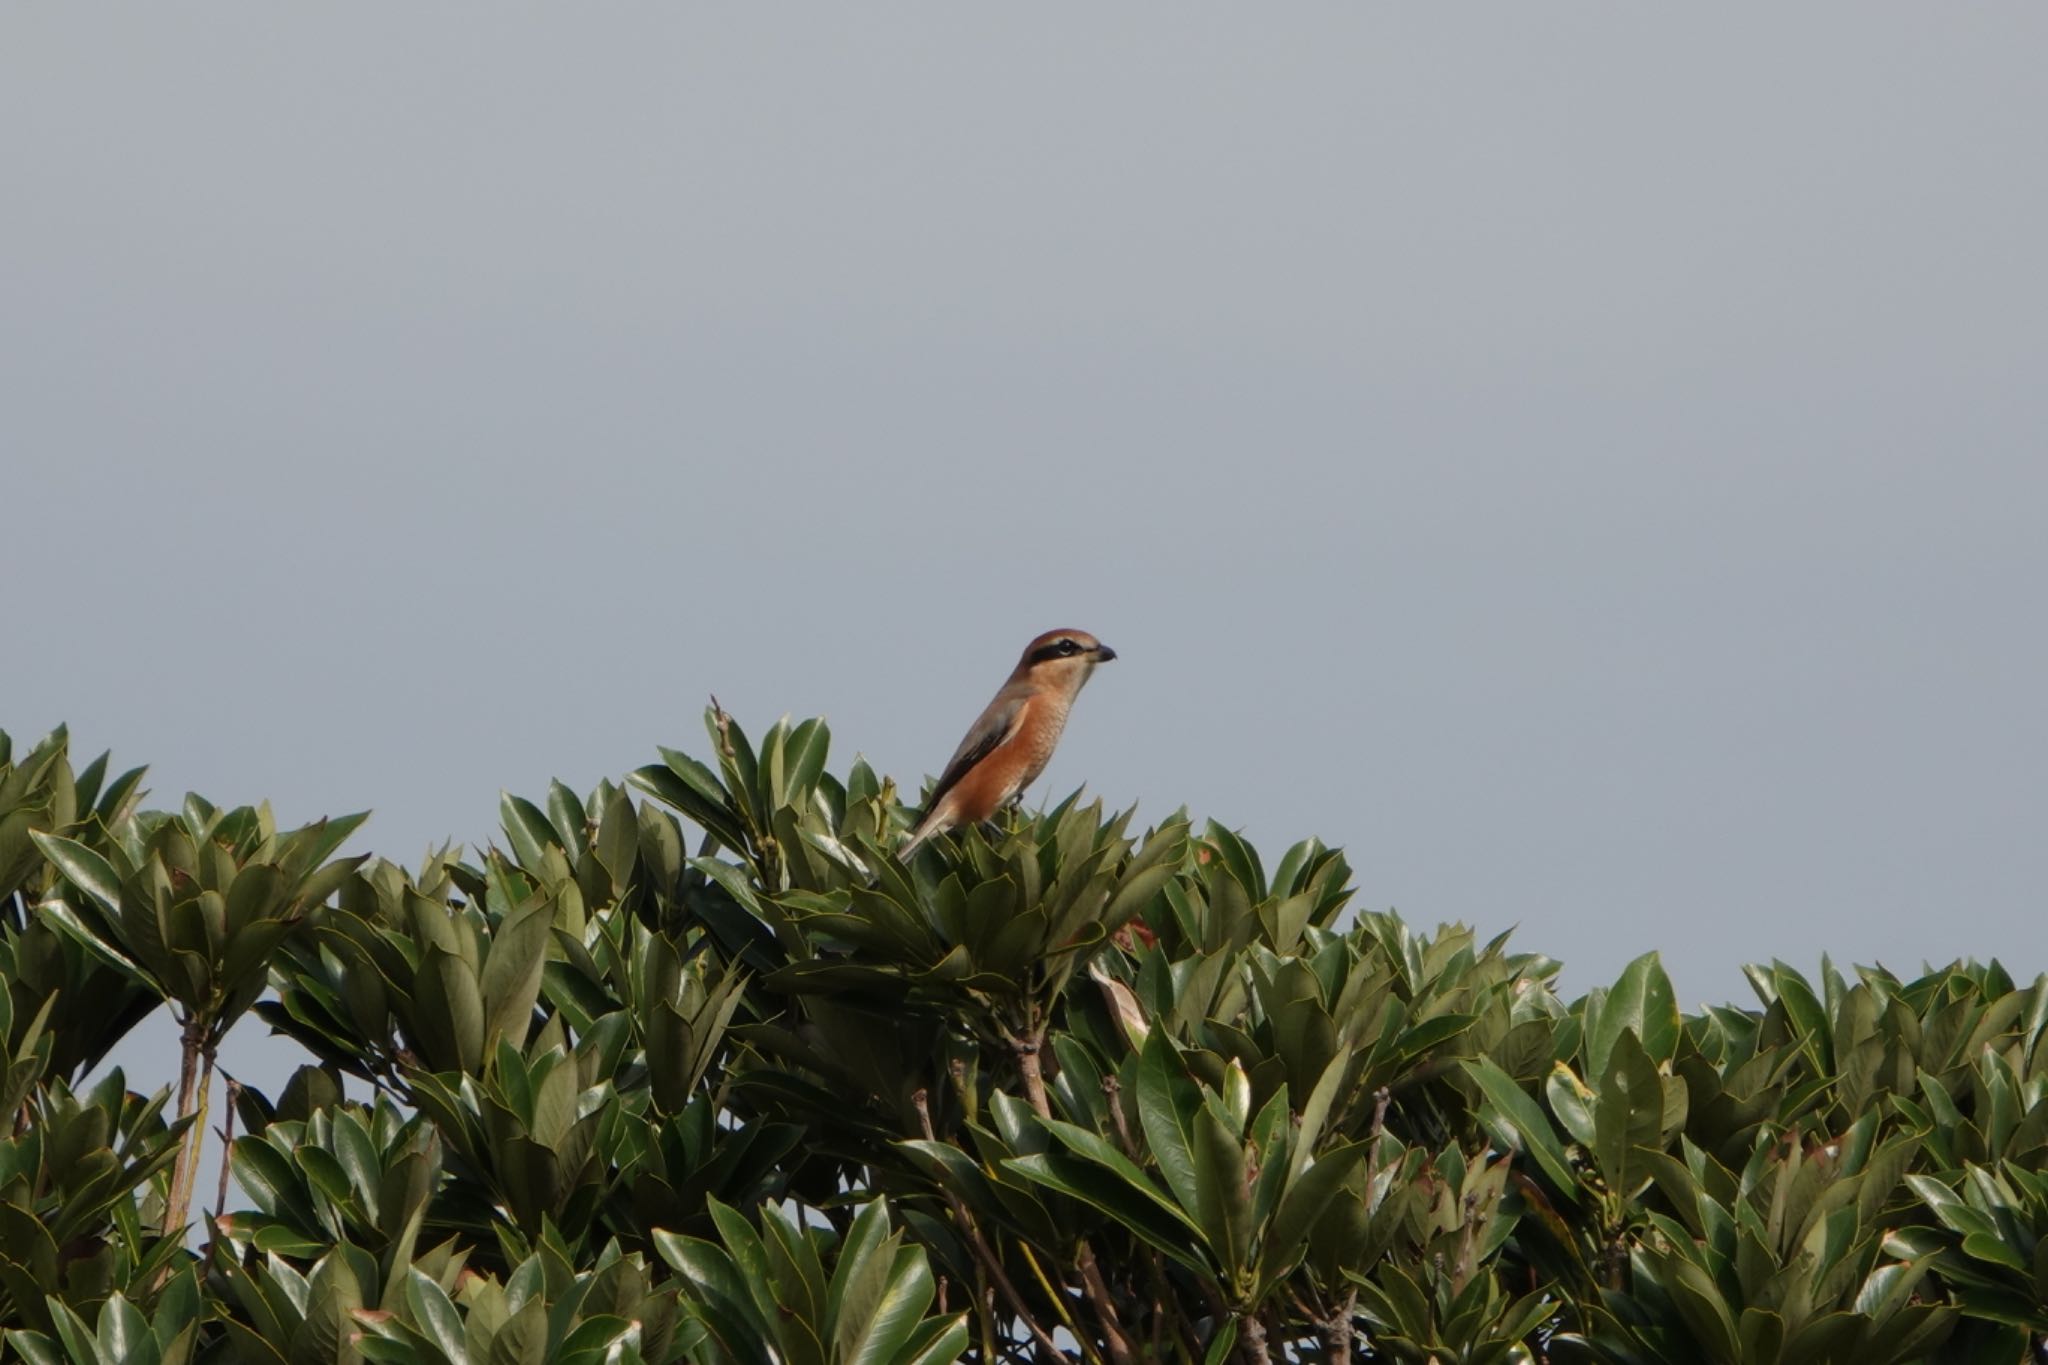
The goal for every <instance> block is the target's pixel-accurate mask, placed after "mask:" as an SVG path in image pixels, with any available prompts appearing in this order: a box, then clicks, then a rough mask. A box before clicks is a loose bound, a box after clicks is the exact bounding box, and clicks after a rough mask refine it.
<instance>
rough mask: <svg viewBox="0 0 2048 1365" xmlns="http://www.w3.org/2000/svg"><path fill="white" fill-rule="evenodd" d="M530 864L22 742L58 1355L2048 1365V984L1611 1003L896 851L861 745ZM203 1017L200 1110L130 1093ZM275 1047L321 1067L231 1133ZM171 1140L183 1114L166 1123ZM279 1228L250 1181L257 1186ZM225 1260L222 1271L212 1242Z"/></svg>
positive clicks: (6, 969)
mask: <svg viewBox="0 0 2048 1365" xmlns="http://www.w3.org/2000/svg"><path fill="white" fill-rule="evenodd" d="M707 723H708V737H709V748H708V754H709V761H703V760H700V759H698V758H695V757H692V756H690V755H688V754H686V753H682V752H678V751H671V750H666V749H664V750H661V751H660V759H661V761H660V762H658V763H655V764H653V765H650V766H648V767H645V768H642V769H640V770H639V771H637V772H634V773H632V774H631V775H630V776H629V777H628V778H627V779H626V780H625V782H624V783H623V784H613V783H609V782H607V783H602V784H600V785H599V786H598V788H597V790H596V791H594V792H591V793H589V794H588V795H587V796H578V795H577V794H575V793H573V792H571V791H570V790H569V789H568V788H566V787H564V786H562V785H561V784H559V783H557V784H555V785H553V786H552V787H551V788H550V789H549V790H548V792H547V793H546V795H545V797H544V798H543V799H540V800H537V801H534V800H527V799H523V798H520V797H514V796H507V797H505V798H504V801H503V803H502V808H501V812H500V814H501V820H502V827H503V838H502V841H501V842H499V843H497V844H495V845H494V846H492V847H491V848H489V849H487V850H485V851H483V852H482V853H481V854H479V855H477V856H476V857H475V858H474V860H472V859H470V858H467V857H465V856H463V854H462V853H461V852H460V851H458V850H456V849H453V848H447V849H443V850H441V851H440V852H438V853H435V854H434V855H432V856H430V857H428V858H427V859H426V860H425V861H424V862H423V863H421V864H420V865H419V866H417V867H415V868H410V869H408V868H405V867H401V866H399V865H398V864H395V863H392V862H389V861H385V860H382V859H374V858H372V859H361V858H341V859H337V858H336V857H335V856H334V855H335V854H336V852H337V851H338V849H339V848H340V847H341V846H342V845H343V843H344V841H345V840H346V839H347V837H348V836H349V834H350V833H352V832H353V830H354V829H355V827H356V825H357V824H358V823H359V821H360V817H350V818H346V819H340V820H333V821H322V822H317V823H315V824H313V825H310V826H307V827H305V828H302V829H298V830H291V831H280V830H278V829H277V828H276V827H275V822H274V821H273V819H272V817H271V814H270V811H269V809H268V807H267V806H256V807H240V808H235V809H222V808H219V807H215V806H213V805H211V804H209V803H208V802H206V801H204V800H201V799H199V798H197V797H188V798H187V799H186V800H185V802H184V803H183V805H182V807H181V808H180V809H178V810H174V811H146V810H141V809H139V796H140V792H141V781H142V772H141V771H140V770H135V771H130V772H127V773H124V774H122V775H120V776H118V777H116V776H112V775H111V768H110V765H109V763H108V760H107V758H106V757H105V756H104V755H103V756H101V757H100V758H98V759H96V760H94V761H93V762H91V763H89V764H87V765H86V766H85V767H83V768H82V769H74V767H73V765H72V762H71V757H70V752H69V742H68V736H67V735H66V734H65V733H64V732H63V731H61V730H60V731H58V732H57V733H55V734H53V735H51V736H49V737H48V738H46V739H44V740H43V741H42V742H41V743H39V744H37V745H35V746H34V747H32V748H29V749H27V750H26V751H23V752H16V749H15V746H14V745H13V744H12V742H11V741H10V740H8V738H7V737H6V735H5V734H4V733H0V976H4V980H5V985H6V990H5V991H4V993H0V1036H4V1039H5V1048H6V1054H5V1057H4V1059H0V1062H4V1077H5V1086H6V1099H7V1102H8V1104H7V1111H8V1113H9V1114H11V1115H12V1120H11V1126H10V1127H9V1129H8V1131H7V1134H6V1136H5V1137H4V1138H0V1331H4V1334H5V1336H4V1347H0V1354H6V1355H8V1356H12V1357H19V1358H22V1359H25V1360H29V1361H31V1362H37V1363H38V1365H40V1363H41V1362H58V1361H72V1362H102V1361H105V1362H137V1363H141V1365H180V1363H181V1362H187V1361H195V1360H235V1361H253V1362H264V1361H272V1362H291V1365H310V1363H311V1362H320V1365H329V1363H330V1362H358V1361H361V1362H381V1361H404V1362H414V1361H417V1362H435V1363H440V1362H446V1363H447V1365H463V1363H464V1362H473V1363H474V1365H497V1363H498V1362H505V1363H506V1365H518V1363H520V1362H542V1361H564V1362H599V1361H621V1362H636V1361H645V1362H667V1361H681V1360H690V1361H707V1362H732V1363H733V1365H768V1363H769V1362H788V1365H856V1363H859V1365H939V1363H940V1362H946V1361H952V1360H956V1359H964V1360H975V1361H983V1362H991V1363H992V1362H995V1361H998V1360H1003V1359H1010V1358H1017V1359H1033V1358H1037V1359H1049V1358H1066V1359H1085V1360H1087V1361H1090V1362H1097V1361H1101V1362H1111V1363H1112V1365H1124V1362H1133V1361H1151V1360H1156V1361H1176V1362H1195V1361H1202V1362H1222V1361H1226V1360H1236V1361H1243V1362H1247V1363H1249V1362H1259V1361H1269V1360H1281V1359H1288V1360H1302V1361H1359V1362H1373V1361H1404V1362H1417V1363H1418V1365H1419V1363H1421V1362H1431V1361H1435V1362H1444V1363H1445V1365H1448V1363H1449V1362H1461V1363H1463V1365H1487V1363H1489V1362H1560V1363H1562V1362H1606V1363H1607V1365H1665V1363H1667V1362H1668V1363H1671V1365H1824V1363H1826V1362H1835V1363H1837V1365H1852V1363H1853V1365H1891V1363H1896V1365H1905V1363H1906V1362H1919V1361H1924V1362H1935V1361H1942V1362H1946V1361H1962V1362H1978V1361H1983V1362H1995V1363H1996V1365H2013V1363H2014V1362H2018V1361H2022V1360H2024V1359H2031V1358H2032V1357H2031V1355H2030V1354H2029V1353H2030V1352H2032V1351H2034V1350H2036V1349H2037V1348H2038V1347H2039V1346H2040V1345H2041V1343H2042V1341H2043V1339H2044V1338H2043V1334H2048V1046H2044V1044H2043V1038H2044V1035H2048V978H2036V979H2035V980H2034V981H2033V982H2032V983H2031V984H2029V985H2027V986H2024V987H2022V986H2019V985H2017V984H2016V983H2015V982H2014V981H2013V980H2012V979H2011V978H2010V977H2009V976H2008V975H2007V973H2006V971H2005V970H2004V969H2003V968H2002V967H2000V966H1999V965H1998V964H1996V963H1993V964H1991V965H1989V966H1980V965H1976V964H1973V963H1956V964H1952V965H1950V966H1947V967H1944V968H1941V969H1939V970H1933V971H1928V972H1926V973H1925V974H1923V975H1922V976H1920V977H1918V978H1917V979H1914V980H1910V981H1903V980H1900V979H1899V978H1898V977H1896V976H1894V975H1892V974H1891V973H1889V972H1887V971H1883V970H1881V969H1875V968H1862V969H1858V970H1857V971H1856V972H1854V973H1853V974H1844V973H1842V972H1840V971H1838V970H1836V969H1835V968H1834V967H1833V966H1831V965H1829V964H1827V963H1826V962H1823V964H1822V967H1821V971H1820V973H1819V978H1818V980H1817V981H1810V980H1808V979H1807V978H1806V977H1804V976H1802V975H1800V974H1799V973H1798V972H1796V971H1794V970H1793V969H1792V968H1790V967H1788V966H1785V965H1784V964H1782V963H1773V964H1772V965H1770V966H1769V967H1753V968H1750V969H1749V979H1750V983H1751V985H1752V986H1753V987H1754V989H1755V991H1756V994H1757V997H1758V1003H1757V1004H1756V1005H1755V1006H1752V1007H1746V1008H1745V1007H1736V1006H1717V1007H1714V1008H1710V1009H1707V1010H1705V1011H1703V1012H1701V1013H1699V1014H1685V1013H1682V1012H1681V1011H1680V1010H1679V1009H1678V1007H1677V1004H1676V1002H1675V1000H1674V998H1673V992H1672V988H1671V983H1670V981H1669V979H1668V978H1667V977H1666V975H1665V973H1664V970H1663V968H1662V967H1661V965H1660V964H1659V963H1658V960H1657V958H1656V956H1655V955H1654V954H1652V955H1650V956H1646V957H1643V958H1641V959H1639V960H1637V961H1635V962H1633V963H1631V964H1630V965H1629V966H1628V968H1627V969H1626V970H1625V971H1624V972H1623V973H1622V974H1621V976H1620V978H1619V979H1618V980H1617V981H1615V982H1614V984H1613V985H1612V986H1610V987H1607V988H1604V989H1598V990H1593V991H1590V992H1588V993H1587V994H1585V995H1584V996H1582V997H1580V998H1578V999H1576V1000H1571V1001H1567V1000H1564V999H1562V998H1561V997H1560V996H1559V995H1558V994H1557V992H1556V990H1555V988H1554V983H1555V979H1556V973H1557V969H1558V964H1557V963H1556V962H1554V961H1553V960H1551V959H1549V958H1546V957H1543V956H1541V955H1538V954H1533V953H1524V952H1518V951H1512V950H1510V948H1509V947H1508V945H1507V943H1506V935H1502V936H1500V937H1498V938H1494V939H1492V940H1489V941H1485V942H1482V941H1481V940H1480V939H1479V938H1477V937H1476V936H1475V935H1474V934H1473V933H1472V932H1471V931H1470V930H1468V929H1466V928H1464V927H1462V926H1456V925H1447V926H1442V927H1440V928H1438V929H1437V930H1436V931H1435V932H1433V933H1423V932H1420V931H1418V930H1416V929H1414V928H1412V927H1410V926H1409V925H1407V924H1405V923H1404V922H1403V921H1402V920H1401V919H1399V918H1398V917H1397V916H1395V915H1392V914H1382V913H1376V912H1363V913H1356V912H1353V911H1352V908H1351V905H1350V902H1351V900H1352V897H1353V887H1352V878H1351V871H1350V869H1349V867H1348V866H1347V865H1346V864H1345V861H1344V859H1343V856H1342V855H1341V854H1340V853H1338V852H1337V851H1335V850H1333V849H1329V848H1326V847H1324V846H1323V845H1322V844H1320V843H1318V842H1316V841H1314V840H1309V841H1307V842H1304V843H1301V844H1297V845H1295V846H1294V847H1293V848H1290V849H1288V850H1287V851H1286V852H1285V853H1283V854H1282V855H1281V856H1280V857H1279V858H1278V859H1277V860H1276V861H1274V862H1273V863H1272V865H1271V867H1270V869H1269V868H1268V865H1267V863H1266V862H1265V861H1264V860H1263V859H1262V858H1261V857H1260V855H1259V854H1258V853H1257V852H1256V851H1255V850H1254V849H1252V848H1251V847H1250V846H1249V845H1248V844H1247V843H1245V842H1244V841H1243V840H1242V839H1240V838H1238V837H1237V836H1236V835H1234V834H1232V833H1231V832H1230V831H1229V830H1227V829H1224V828H1222V827H1220V826H1218V825H1215V824H1213V823H1212V824H1209V825H1206V826H1205V827H1202V828H1200V829H1197V828H1196V827H1195V826H1194V825H1193V823H1192V822H1191V821H1190V820H1189V819H1188V818H1187V816H1186V815H1185V814H1178V813H1177V814H1175V815H1173V816H1171V817H1169V818H1168V819H1166V820H1164V821H1163V822H1161V823H1160V824H1158V825H1156V826H1154V827H1152V828H1149V829H1145V830H1142V831H1140V830H1137V829H1136V828H1134V822H1133V819H1132V815H1131V813H1129V812H1124V813H1120V814H1110V813H1106V812H1104V811H1103V810H1102V809H1101V807H1100V805H1099V804H1096V805H1083V804H1081V803H1080V802H1079V801H1078V799H1076V798H1069V799H1068V800H1066V801H1064V802H1062V803H1061V804H1059V805H1058V806H1056V807H1054V808H1053V809H1051V810H1049V811H1046V812H1044V813H1043V814H1039V815H1036V816H1030V815H1023V814H1016V815H1012V816H1010V817H1007V818H1006V819H1005V820H1004V821H1002V822H1001V825H1000V827H999V828H984V829H970V830H966V831H964V832H961V833H959V834H957V835H954V836H950V837H947V838H943V839H940V840H937V841H934V842H933V843H932V844H930V845H928V846H926V847H925V848H923V849H920V850H919V851H918V853H917V854H916V855H915V856H914V858H913V859H912V860H911V861H910V862H909V863H908V864H907V865H906V864H904V863H902V862H899V861H898V859H897V858H896V857H895V855H894V852H893V850H894V849H895V847H896V845H897V843H898V842H899V841H900V838H901V835H902V832H903V830H904V829H906V828H907V826H908V824H909V821H910V816H911V812H909V811H907V810H906V809H905V808H904V806H903V804H902V803H901V802H900V801H899V800H898V795H897V792H896V790H895V788H894V787H893V785H892V784H891V783H889V782H888V781H887V780H885V779H882V778H880V777H878V776H877V775H876V774H875V773H874V772H873V771H871V770H870V769H869V768H868V766H867V765H866V764H865V763H863V762H860V761H858V760H856V761H855V762H854V764H853V765H852V767H851V768H850V769H849V770H848V771H847V772H846V773H845V775H844V776H843V777H842V776H839V775H835V774H834V773H832V772H830V771H828V763H827V756H828V741H829V736H828V734H827V732H826V728H825V726H824V724H823V723H822V722H821V721H816V720H811V721H805V722H803V723H801V724H795V725H792V724H789V723H787V722H784V723H780V724H777V725H775V726H773V727H771V728H769V729H768V730H767V731H766V732H765V733H764V734H762V735H761V736H760V738H759V741H758V742H755V741H753V740H750V739H749V737H748V736H747V735H746V734H745V733H744V732H743V730H742V729H741V727H740V726H739V725H738V724H737V723H735V722H734V721H733V720H732V719H731V718H730V717H729V716H727V715H725V714H724V713H723V712H721V711H719V710H717V709H716V708H715V707H714V708H713V709H712V710H711V711H710V712H709V713H708V714H707ZM159 1006H163V1007H167V1008H169V1009H170V1010H171V1012H172V1016H173V1018H174V1019H175V1020H176V1021H177V1023H178V1025H179V1028H180V1030H181V1032H180V1038H181V1041H182V1044H183V1057H184V1063H185V1064H184V1067H183V1069H182V1071H181V1074H180V1076H179V1077H178V1078H177V1094H176V1096H175V1098H174V1096H173V1093H172V1088H171V1086H170V1085H169V1084H163V1085H162V1086H161V1087H160V1088H153V1087H156V1085H157V1082H158V1081H160V1080H164V1079H166V1078H151V1079H150V1084H149V1085H148V1086H144V1087H142V1088H141V1089H137V1090H131V1089H130V1087H129V1079H128V1078H126V1077H124V1076H123V1075H122V1073H121V1072H120V1071H118V1070H114V1071H108V1072H105V1073H104V1074H97V1075H96V1074H95V1073H96V1072H97V1070H98V1068H99V1065H100V1063H101V1061H102V1059H103V1058H104V1057H105V1056H106V1055H107V1052H108V1050H109V1049H110V1048H111V1047H112V1046H113V1045H114V1043H115V1042H117V1041H118V1040H119V1039H120V1038H121V1037H122V1036H123V1035H124V1034H125V1033H126V1032H127V1031H128V1030H129V1029H131V1028H133V1027H134V1026H135V1025H136V1024H137V1023H138V1022H140V1021H141V1020H143V1019H144V1018H146V1017H148V1016H149V1015H150V1014H151V1013H152V1012H153V1011H154V1010H155V1009H157V1008H158V1007H159ZM251 1012H253V1013H254V1014H255V1015H257V1016H259V1017H260V1018H261V1019H262V1020H263V1021H264V1022H265V1023H267V1024H268V1025H269V1026H270V1027H271V1028H272V1029H274V1030H275V1031H277V1032H278V1033H281V1034H283V1035H285V1036H287V1037H289V1038H291V1039H294V1040H295V1041H296V1042H297V1043H298V1044H300V1045H301V1046H302V1047H303V1048H304V1049H305V1051H306V1054H307V1062H306V1064H305V1065H304V1066H303V1067H301V1068H300V1069H299V1070H298V1071H297V1072H296V1074H294V1075H293V1076H292V1077H291V1078H290V1080H289V1081H288V1082H287V1083H286V1084H285V1085H284V1086H283V1087H282V1088H281V1089H280V1090H279V1091H278V1092H277V1093H276V1094H275V1095H266V1094H262V1093H259V1092H258V1091H257V1090H255V1089H253V1088H250V1087H247V1086H239V1085H236V1084H235V1083H234V1082H232V1081H230V1082H229V1090H230V1094H231V1096H232V1104H231V1105H230V1106H229V1112H228V1113H226V1114H223V1115H219V1116H217V1118H218V1119H219V1120H220V1127H221V1128H222V1129H224V1130H231V1131H232V1132H233V1134H234V1136H233V1137H232V1142H231V1144H229V1145H228V1147H227V1148H226V1161H225V1164H224V1165H214V1164H212V1159H213V1158H215V1157H217V1156H218V1155H219V1154H220V1152H221V1145H220V1143H219V1142H218V1141H217V1140H216V1141H215V1142H214V1143H213V1145H212V1148H211V1150H210V1151H208V1152H206V1153H205V1157H206V1158H207V1159H206V1160H202V1143H203V1142H204V1140H205V1134H206V1132H207V1129H208V1126H209V1125H208V1123H207V1114H206V1101H205V1097H206V1095H207V1093H208V1085H207V1081H208V1078H209V1077H210V1075H211V1072H212V1070H213V1064H214V1057H215V1051H216V1049H217V1047H218V1044H219V1042H220V1039H221V1038H222V1036H223V1035H224V1034H225V1033H226V1031H227V1030H228V1028H230V1027H231V1026H232V1025H233V1024H234V1023H235V1022H236V1021H237V1020H238V1019H240V1018H242V1017H243V1016H244V1015H246V1014H248V1013H251ZM144 1090H148V1091H149V1092H150V1093H147V1094H145V1093H143V1091H144ZM230 1176H232V1182H231V1183H230V1181H229V1177H230ZM195 1204H196V1205H198V1206H199V1209H200V1212H198V1213H196V1214H195V1213H193V1212H192V1209H193V1206H194V1205H195Z"/></svg>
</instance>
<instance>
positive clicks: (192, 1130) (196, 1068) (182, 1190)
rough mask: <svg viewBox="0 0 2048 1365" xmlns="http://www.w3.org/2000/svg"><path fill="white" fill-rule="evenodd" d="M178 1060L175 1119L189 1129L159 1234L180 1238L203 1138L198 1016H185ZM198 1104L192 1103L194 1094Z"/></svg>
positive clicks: (202, 1035) (208, 1071)
mask: <svg viewBox="0 0 2048 1365" xmlns="http://www.w3.org/2000/svg"><path fill="white" fill-rule="evenodd" d="M179 1049H180V1052H179V1057H178V1117H179V1118H191V1119H192V1120H193V1122H192V1125H191V1126H190V1127H189V1128H187V1129H186V1130H185V1137H184V1141H183V1142H182V1143H181V1144H180V1145H179V1147H178V1160H177V1162H176V1163H175V1164H174V1165H173V1166H172V1167H171V1192H170V1196H169V1198H167V1199H166V1200H165V1201H164V1223H163V1230H164V1234H165V1235H166V1236H174V1237H179V1238H183V1236H184V1235H185V1215H186V1211H187V1210H188V1209H189V1208H190V1207H191V1204H192V1182H193V1180H194V1178H195V1176H196V1174H197V1166H198V1162H199V1149H200V1144H201V1143H202V1142H203V1141H204V1140H205V1137H206V1127H205V1125H206V1088H205V1085H204V1084H202V1083H201V1081H200V1079H199V1078H200V1075H201V1071H200V1062H201V1054H202V1053H203V1052H205V1051H206V1050H207V1049H206V1029H205V1025H204V1024H203V1022H202V1021H201V1020H200V1018H199V1016H198V1015H196V1014H193V1015H187V1016H186V1018H185V1027H184V1030H183V1032H182V1034H181V1036H180V1038H179ZM212 1074H213V1058H212V1057H211V1056H207V1057H206V1058H205V1075H207V1076H208V1077H211V1076H212ZM195 1090H196V1091H197V1092H198V1102H197V1104H195V1103H194V1095H193V1092H194V1091H195Z"/></svg>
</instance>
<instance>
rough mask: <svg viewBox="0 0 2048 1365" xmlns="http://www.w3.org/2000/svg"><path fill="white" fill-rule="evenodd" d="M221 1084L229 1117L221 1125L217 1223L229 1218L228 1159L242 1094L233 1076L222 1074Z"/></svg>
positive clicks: (233, 1145) (233, 1143)
mask: <svg viewBox="0 0 2048 1365" xmlns="http://www.w3.org/2000/svg"><path fill="white" fill-rule="evenodd" d="M221 1084H222V1088H223V1094H222V1095H221V1100H222V1102H223V1103H225V1104H226V1105H227V1107H228V1112H227V1117H226V1118H224V1119H222V1120H221V1124H220V1189H219V1191H218V1192H217V1193H216V1194H215V1195H214V1197H213V1217H214V1221H215V1222H219V1221H220V1220H221V1219H223V1218H225V1217H227V1212H228V1170H229V1167H230V1166H231V1165H232V1163H231V1162H230V1161H229V1160H228V1158H229V1157H231V1156H233V1155H234V1149H235V1100H236V1099H237V1098H239V1097H240V1095H241V1093H242V1083H241V1082H240V1081H238V1080H236V1079H235V1078H234V1077H233V1076H229V1075H227V1074H226V1073H222V1077H221Z"/></svg>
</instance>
